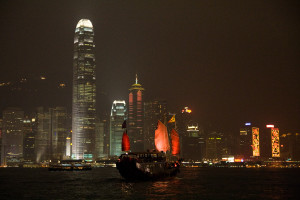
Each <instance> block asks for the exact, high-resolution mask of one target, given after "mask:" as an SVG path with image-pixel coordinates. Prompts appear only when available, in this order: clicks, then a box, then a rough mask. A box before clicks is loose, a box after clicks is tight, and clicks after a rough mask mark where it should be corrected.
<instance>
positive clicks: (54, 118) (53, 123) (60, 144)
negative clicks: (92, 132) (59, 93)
mask: <svg viewBox="0 0 300 200" xmlns="http://www.w3.org/2000/svg"><path fill="white" fill-rule="evenodd" d="M49 113H50V116H51V118H50V135H49V136H50V138H49V145H50V146H49V150H50V159H51V160H61V159H63V157H64V156H65V155H66V138H67V133H68V131H67V109H66V108H65V107H56V108H50V109H49Z"/></svg>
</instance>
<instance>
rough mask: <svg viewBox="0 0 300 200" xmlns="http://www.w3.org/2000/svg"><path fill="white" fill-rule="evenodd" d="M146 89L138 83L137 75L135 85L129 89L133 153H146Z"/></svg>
mask: <svg viewBox="0 0 300 200" xmlns="http://www.w3.org/2000/svg"><path fill="white" fill-rule="evenodd" d="M143 92H144V88H143V87H142V85H141V84H139V83H138V78H137V75H136V80H135V83H134V84H132V86H131V88H130V89H129V101H128V102H129V103H128V121H127V130H128V136H129V139H130V147H131V151H144V150H145V147H144V133H143V128H144V102H143Z"/></svg>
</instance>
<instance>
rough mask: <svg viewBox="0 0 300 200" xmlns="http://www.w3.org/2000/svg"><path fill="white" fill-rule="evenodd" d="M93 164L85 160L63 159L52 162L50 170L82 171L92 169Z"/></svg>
mask: <svg viewBox="0 0 300 200" xmlns="http://www.w3.org/2000/svg"><path fill="white" fill-rule="evenodd" d="M91 169H92V166H91V165H90V164H88V163H86V162H85V160H82V159H79V160H61V161H60V162H59V163H56V164H50V165H49V168H48V170H49V171H82V170H91Z"/></svg>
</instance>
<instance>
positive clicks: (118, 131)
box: [110, 100, 126, 156]
mask: <svg viewBox="0 0 300 200" xmlns="http://www.w3.org/2000/svg"><path fill="white" fill-rule="evenodd" d="M125 119H126V103H125V101H124V100H115V101H114V102H113V104H112V107H111V114H110V156H120V155H121V153H122V136H123V130H122V124H123V122H124V120H125Z"/></svg>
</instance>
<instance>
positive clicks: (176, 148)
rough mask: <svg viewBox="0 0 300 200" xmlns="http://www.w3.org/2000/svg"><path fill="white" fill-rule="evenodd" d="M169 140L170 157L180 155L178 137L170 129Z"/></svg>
mask: <svg viewBox="0 0 300 200" xmlns="http://www.w3.org/2000/svg"><path fill="white" fill-rule="evenodd" d="M171 138H172V155H177V154H179V153H180V143H179V135H178V133H177V132H176V131H175V130H174V129H172V131H171Z"/></svg>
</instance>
